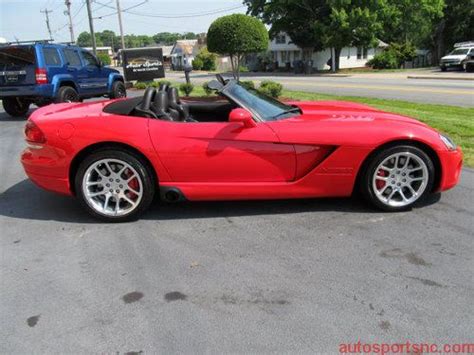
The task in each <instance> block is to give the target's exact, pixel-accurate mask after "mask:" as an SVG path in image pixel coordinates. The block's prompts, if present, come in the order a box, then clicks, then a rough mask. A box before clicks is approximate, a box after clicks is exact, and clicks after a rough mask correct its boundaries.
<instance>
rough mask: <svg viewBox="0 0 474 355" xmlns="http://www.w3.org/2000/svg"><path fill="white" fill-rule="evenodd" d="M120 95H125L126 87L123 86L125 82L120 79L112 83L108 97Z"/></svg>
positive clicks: (115, 97) (112, 97)
mask: <svg viewBox="0 0 474 355" xmlns="http://www.w3.org/2000/svg"><path fill="white" fill-rule="evenodd" d="M121 97H127V89H126V88H125V84H124V83H123V82H122V81H120V80H117V81H115V82H114V83H113V84H112V90H111V92H110V98H111V99H119V98H121Z"/></svg>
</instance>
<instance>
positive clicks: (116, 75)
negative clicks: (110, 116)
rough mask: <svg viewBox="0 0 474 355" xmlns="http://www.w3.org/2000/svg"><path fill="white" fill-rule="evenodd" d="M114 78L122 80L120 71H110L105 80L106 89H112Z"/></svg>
mask: <svg viewBox="0 0 474 355" xmlns="http://www.w3.org/2000/svg"><path fill="white" fill-rule="evenodd" d="M116 80H120V81H123V76H122V75H121V74H120V73H110V74H109V79H108V81H107V91H109V92H110V91H112V85H113V83H114V81H116Z"/></svg>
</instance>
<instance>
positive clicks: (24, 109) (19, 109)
mask: <svg viewBox="0 0 474 355" xmlns="http://www.w3.org/2000/svg"><path fill="white" fill-rule="evenodd" d="M2 102H3V108H4V110H5V112H6V113H8V114H9V115H10V116H12V117H21V116H26V114H27V113H28V110H29V109H30V102H29V101H26V100H23V99H21V98H19V97H7V98H4V99H3V100H2Z"/></svg>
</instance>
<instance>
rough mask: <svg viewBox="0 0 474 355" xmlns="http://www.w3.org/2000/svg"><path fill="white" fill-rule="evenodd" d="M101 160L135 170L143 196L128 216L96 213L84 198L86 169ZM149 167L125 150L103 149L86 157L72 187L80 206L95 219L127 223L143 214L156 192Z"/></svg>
mask: <svg viewBox="0 0 474 355" xmlns="http://www.w3.org/2000/svg"><path fill="white" fill-rule="evenodd" d="M102 159H115V160H120V161H123V162H126V163H127V164H129V165H130V166H132V167H133V169H135V171H136V172H137V173H138V175H139V177H140V179H141V181H142V188H143V195H142V198H141V200H140V202H139V203H138V204H137V206H136V207H135V208H134V209H133V210H132V211H130V212H129V213H128V214H125V215H121V216H110V215H107V214H103V213H100V212H98V211H97V210H96V209H94V208H93V207H91V205H89V203H88V202H87V200H86V197H85V196H84V191H83V179H84V175H85V174H86V172H87V170H88V168H89V167H90V166H91V165H93V164H94V163H96V162H98V161H100V160H102ZM151 169H152V168H151V167H149V165H148V164H147V163H146V162H144V161H143V159H141V158H140V157H138V156H136V155H135V154H133V153H130V152H128V151H126V150H120V149H114V148H104V149H100V150H98V151H95V152H94V153H92V154H91V155H89V156H87V157H86V158H85V159H84V160H83V161H82V162H81V163H80V165H79V168H78V170H77V173H76V175H75V177H74V186H75V191H76V195H77V197H78V198H79V201H80V203H81V205H82V206H83V207H84V208H85V209H86V210H87V212H89V213H90V214H91V215H92V216H94V217H95V218H97V219H99V220H101V221H104V222H128V221H133V220H136V219H137V218H138V217H139V216H140V215H141V214H142V213H143V212H145V211H146V210H147V208H148V207H149V206H150V204H151V203H152V201H153V199H154V196H155V192H156V182H155V179H154V174H153V172H152V171H151Z"/></svg>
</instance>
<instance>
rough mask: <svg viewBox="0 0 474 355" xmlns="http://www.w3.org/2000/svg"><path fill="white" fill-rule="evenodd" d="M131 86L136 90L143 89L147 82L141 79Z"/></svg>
mask: <svg viewBox="0 0 474 355" xmlns="http://www.w3.org/2000/svg"><path fill="white" fill-rule="evenodd" d="M133 87H134V88H135V89H138V90H143V89H146V88H147V84H146V83H144V82H143V81H137V82H136V83H135V85H133Z"/></svg>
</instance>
